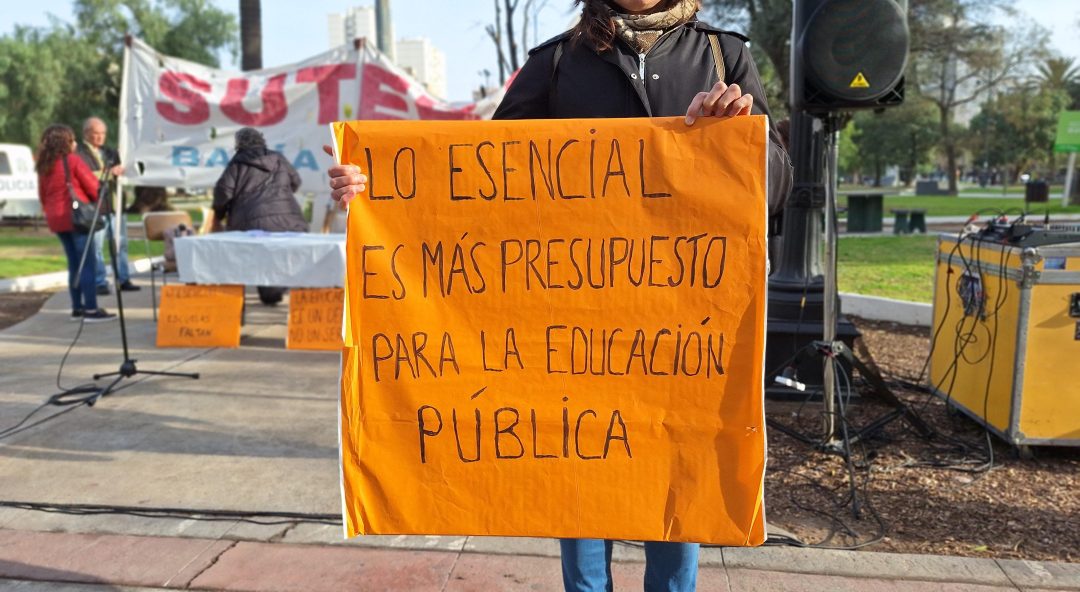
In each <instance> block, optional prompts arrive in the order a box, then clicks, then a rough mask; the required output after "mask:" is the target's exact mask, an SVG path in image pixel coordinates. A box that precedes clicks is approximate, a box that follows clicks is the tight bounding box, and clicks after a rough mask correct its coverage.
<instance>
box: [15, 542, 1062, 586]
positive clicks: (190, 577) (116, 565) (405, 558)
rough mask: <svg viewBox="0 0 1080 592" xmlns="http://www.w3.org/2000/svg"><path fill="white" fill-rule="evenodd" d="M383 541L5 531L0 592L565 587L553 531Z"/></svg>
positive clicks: (757, 562)
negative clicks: (58, 586)
mask: <svg viewBox="0 0 1080 592" xmlns="http://www.w3.org/2000/svg"><path fill="white" fill-rule="evenodd" d="M380 538H382V539H383V540H384V541H385V542H387V543H389V542H396V545H395V547H391V548H385V547H383V548H380V547H368V546H354V545H304V544H289V543H266V542H254V541H242V540H226V539H196V538H179V537H138V536H130V535H100V534H98V535H87V534H65V533H43V532H26V531H12V530H0V590H19V591H29V590H45V589H54V588H52V587H51V586H53V585H54V584H55V583H58V582H63V583H69V584H83V585H87V586H90V587H85V588H84V587H69V588H66V589H69V590H84V589H85V590H100V589H103V588H104V589H117V587H121V586H130V587H135V588H144V589H145V588H148V589H163V588H165V589H195V590H230V591H258V592H262V591H287V590H288V591H291V590H304V591H311V592H320V591H323V590H327V591H329V590H363V591H376V590H395V591H396V590H410V591H418V592H419V591H444V590H445V591H467V590H468V591H473V590H475V591H491V592H498V591H503V590H505V591H512V590H560V589H561V580H560V571H559V560H558V558H557V556H555V552H556V551H557V545H556V543H555V542H554V541H551V540H536V539H497V538H492V539H484V538H476V537H469V538H468V539H465V538H460V539H454V540H445V537H380ZM391 539H393V541H392V540H391ZM446 543H451V544H450V545H449V546H450V548H445V544H446ZM410 546H411V547H413V548H409V547H410ZM617 549H618V552H617V554H616V561H615V562H614V563H613V565H612V576H613V579H614V581H615V586H616V589H617V590H634V589H640V587H641V580H642V576H643V574H644V564H643V563H642V562H641V559H642V557H641V552H640V551H639V550H637V549H635V548H632V547H627V546H619V547H617ZM698 577H699V585H698V590H700V591H701V592H713V591H716V592H727V591H731V592H742V591H759V590H760V591H785V590H786V591H792V592H796V591H817V590H829V591H848V590H851V591H854V590H875V591H876V590H884V591H895V592H906V591H914V590H941V591H949V592H976V591H985V592H991V591H999V590H1000V591H1004V590H1025V591H1032V592H1034V591H1036V590H1080V566H1077V565H1066V564H1051V563H1036V562H1020V561H995V560H992V559H963V558H949V557H933V556H919V555H899V554H886V553H866V552H844V551H822V550H810V549H795V548H784V547H765V548H760V549H707V550H705V551H704V552H703V556H702V566H701V568H700V572H699V576H698ZM35 582H36V583H35ZM45 582H48V583H49V584H48V586H49V587H42V586H44V585H45V584H44V583H45Z"/></svg>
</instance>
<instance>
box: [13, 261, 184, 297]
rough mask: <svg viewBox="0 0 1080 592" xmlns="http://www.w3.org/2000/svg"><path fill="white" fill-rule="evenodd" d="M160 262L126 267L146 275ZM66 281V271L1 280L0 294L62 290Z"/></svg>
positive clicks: (136, 262)
mask: <svg viewBox="0 0 1080 592" xmlns="http://www.w3.org/2000/svg"><path fill="white" fill-rule="evenodd" d="M162 260H164V258H163V257H153V258H151V259H147V258H145V257H144V258H142V259H136V260H135V261H130V262H129V263H128V265H129V267H130V268H131V271H132V273H146V272H148V271H150V265H151V264H152V263H160V262H161V261H162ZM110 274H111V270H110ZM67 280H68V272H66V271H55V272H52V273H42V274H38V275H25V276H22V277H17V278H8V279H3V280H0V294H6V293H8V292H37V291H41V290H50V289H52V288H62V287H64V286H66V285H67Z"/></svg>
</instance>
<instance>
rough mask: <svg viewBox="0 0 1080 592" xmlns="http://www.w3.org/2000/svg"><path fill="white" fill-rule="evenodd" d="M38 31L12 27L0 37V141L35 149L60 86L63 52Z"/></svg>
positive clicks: (61, 82)
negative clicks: (1, 107)
mask: <svg viewBox="0 0 1080 592" xmlns="http://www.w3.org/2000/svg"><path fill="white" fill-rule="evenodd" d="M58 41H59V40H57V39H53V38H51V37H50V36H49V35H48V34H46V33H45V32H43V31H41V30H39V29H33V28H28V27H22V26H16V27H15V31H14V32H13V33H12V34H11V35H9V36H4V37H0V103H2V104H3V105H4V108H3V109H0V138H3V140H4V141H5V142H15V143H18V144H28V145H30V146H36V145H37V143H38V139H39V136H40V134H41V132H42V130H44V129H45V127H46V126H48V125H49V124H50V123H52V122H53V121H56V119H55V118H54V116H53V113H54V111H55V110H56V108H57V105H59V103H60V97H61V95H62V93H63V87H64V69H65V68H64V56H65V52H66V49H67V48H65V46H64V44H63V43H59V42H58Z"/></svg>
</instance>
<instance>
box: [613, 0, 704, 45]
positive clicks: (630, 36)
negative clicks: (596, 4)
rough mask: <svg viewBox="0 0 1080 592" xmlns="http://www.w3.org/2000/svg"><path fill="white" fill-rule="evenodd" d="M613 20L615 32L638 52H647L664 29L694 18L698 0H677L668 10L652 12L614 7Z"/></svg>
mask: <svg viewBox="0 0 1080 592" xmlns="http://www.w3.org/2000/svg"><path fill="white" fill-rule="evenodd" d="M608 10H610V11H611V20H612V21H614V22H615V33H616V34H617V35H618V36H619V38H620V39H622V40H623V41H625V42H626V43H628V44H629V45H630V47H632V48H633V49H634V50H635V51H637V52H638V53H645V52H647V51H649V49H650V48H652V46H653V44H655V43H656V40H657V39H659V38H660V36H661V35H663V34H664V31H667V30H669V29H672V28H674V27H678V26H680V25H683V24H685V23H687V22H689V21H690V19H692V18H694V14H696V13H697V11H698V0H675V3H674V4H673V5H672V6H671V7H670V8H668V9H667V10H662V11H660V12H654V13H652V14H621V13H619V12H616V11H615V10H614V9H611V8H609V9H608Z"/></svg>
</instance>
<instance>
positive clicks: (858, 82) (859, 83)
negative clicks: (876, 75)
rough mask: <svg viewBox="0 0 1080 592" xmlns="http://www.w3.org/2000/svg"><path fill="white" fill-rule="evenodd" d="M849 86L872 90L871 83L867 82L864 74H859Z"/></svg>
mask: <svg viewBox="0 0 1080 592" xmlns="http://www.w3.org/2000/svg"><path fill="white" fill-rule="evenodd" d="M848 86H849V87H850V88H870V83H869V82H868V81H867V80H866V76H863V73H862V72H859V73H858V74H856V75H855V79H854V80H852V81H851V84H849V85H848Z"/></svg>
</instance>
